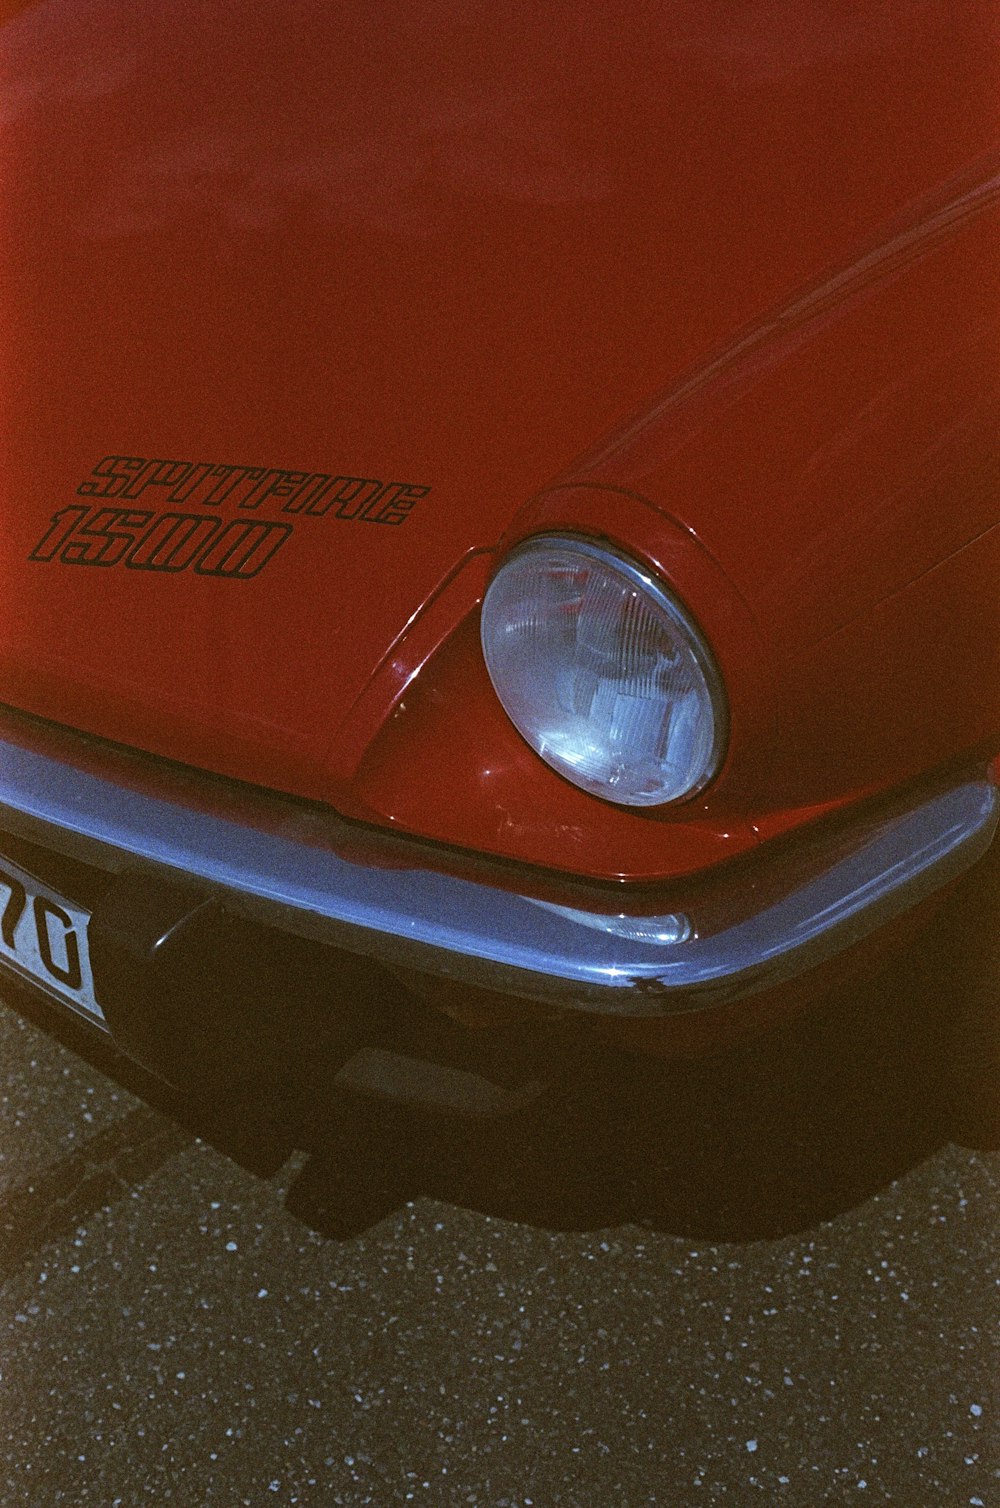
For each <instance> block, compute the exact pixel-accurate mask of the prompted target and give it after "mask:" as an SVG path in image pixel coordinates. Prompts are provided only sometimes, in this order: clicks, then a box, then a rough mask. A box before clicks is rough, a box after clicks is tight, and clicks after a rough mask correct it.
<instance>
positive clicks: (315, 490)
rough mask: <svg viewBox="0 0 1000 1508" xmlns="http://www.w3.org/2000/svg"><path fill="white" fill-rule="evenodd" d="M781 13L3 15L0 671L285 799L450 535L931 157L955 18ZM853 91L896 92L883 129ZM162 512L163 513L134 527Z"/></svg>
mask: <svg viewBox="0 0 1000 1508" xmlns="http://www.w3.org/2000/svg"><path fill="white" fill-rule="evenodd" d="M777 11H778V12H780V13H781V14H780V15H776V7H775V6H774V4H773V3H769V4H768V5H766V6H764V5H760V6H750V7H745V8H744V9H742V10H741V11H739V13H738V14H737V13H735V12H734V11H733V9H732V7H731V6H730V5H729V4H722V3H717V4H712V3H706V0H684V3H680V4H676V5H672V6H670V7H648V6H643V5H634V6H625V7H624V8H623V7H621V6H615V7H607V6H604V5H601V4H598V3H596V0H595V3H593V4H590V3H585V4H580V3H576V4H572V5H565V6H556V7H537V6H532V5H527V4H523V5H521V4H513V5H511V4H508V5H504V6H500V7H497V6H493V5H488V4H485V3H482V4H476V3H470V0H454V3H449V0H444V3H440V4H434V5H427V6H414V5H412V4H409V5H408V4H402V3H398V4H394V3H390V4H388V5H386V6H382V7H379V8H378V10H377V12H375V11H373V10H372V7H371V6H370V5H368V4H360V3H350V4H347V5H339V6H327V5H325V4H323V3H321V0H303V3H300V4H295V5H289V4H288V0H256V3H255V4H254V5H253V6H252V7H248V8H245V9H244V8H242V7H240V8H236V9H234V8H233V7H232V6H231V5H228V4H223V3H222V0H192V3H191V4H187V5H185V6H184V7H183V8H181V9H179V8H178V7H177V6H175V5H171V4H168V3H166V0H144V3H143V4H142V5H135V4H134V3H133V0H59V3H58V4H57V3H55V0H43V3H40V4H37V5H35V6H31V7H28V8H27V9H24V10H23V11H22V12H21V14H19V15H17V16H16V17H15V18H14V19H13V20H12V21H11V22H9V24H8V25H7V26H6V27H5V28H4V31H3V33H2V35H0V66H2V78H3V83H2V89H0V97H2V99H3V110H4V114H5V123H4V125H3V130H2V137H0V152H2V169H0V171H2V195H3V206H4V210H3V216H2V223H0V237H2V253H0V255H2V264H0V273H2V275H0V300H2V321H0V325H2V329H3V332H4V333H3V343H4V350H3V365H2V395H3V440H2V444H3V454H2V473H0V487H2V497H0V506H2V517H3V530H4V549H3V554H2V561H0V589H2V598H0V600H2V602H3V604H4V606H3V610H2V613H0V696H2V697H3V698H4V699H6V700H8V701H10V702H13V703H15V704H18V705H21V706H23V707H26V708H28V709H30V710H34V711H37V712H39V713H41V714H43V715H46V716H50V717H54V718H57V719H59V720H63V721H66V722H70V723H73V724H76V725H77V726H81V727H84V728H87V729H89V730H91V731H94V732H97V733H100V734H103V735H106V736H109V737H112V738H116V739H120V740H122V741H125V742H128V743H131V744H136V745H140V746H143V747H146V748H149V749H151V750H154V751H156V752H160V753H162V754H165V755H168V756H170V757H173V758H179V759H182V760H186V761H188V762H190V763H195V764H205V765H208V766H211V767H212V768H215V769H217V770H219V771H221V772H224V773H230V774H234V775H237V776H241V777H243V778H248V779H253V780H262V781H266V782H267V783H268V784H271V785H284V786H285V787H286V788H288V789H290V790H294V791H298V792H300V793H302V794H306V795H309V794H318V793H320V792H322V791H323V790H324V789H325V786H324V776H323V772H324V770H325V769H326V768H327V762H328V758H329V754H330V744H331V739H332V737H333V735H334V730H335V729H336V728H337V727H338V726H339V725H340V724H341V722H342V721H343V719H344V717H345V716H346V715H347V713H348V711H349V709H350V708H351V707H352V705H353V704H354V703H355V702H356V701H357V699H358V698H359V696H360V695H361V694H362V693H363V691H364V689H365V687H366V685H367V684H368V683H369V681H370V678H371V676H372V674H373V671H374V670H375V669H376V667H377V666H378V665H379V663H380V662H381V661H383V660H384V658H385V656H386V655H387V653H388V652H389V651H390V648H391V646H392V645H393V644H394V642H396V641H397V640H398V638H399V636H400V635H401V634H402V633H403V632H404V630H405V629H406V627H407V625H408V624H409V623H410V622H411V620H412V619H413V618H414V615H415V614H417V613H418V612H419V611H420V609H421V608H422V606H423V605H424V604H425V603H426V602H427V601H428V599H429V598H430V597H431V595H432V594H433V593H434V592H435V590H436V588H437V587H438V586H439V585H440V584H441V583H442V582H443V581H444V580H445V579H446V578H447V577H448V576H449V575H450V574H451V573H453V572H454V571H455V569H456V567H457V565H458V563H459V562H460V561H462V560H463V558H465V557H466V556H467V555H468V553H469V552H470V551H474V550H480V549H484V548H489V547H490V546H491V545H493V544H494V543H495V542H496V541H497V539H498V538H499V537H500V536H501V535H502V534H503V532H504V530H505V529H506V528H507V526H508V524H509V522H510V519H511V517H512V516H513V514H514V512H515V511H516V509H517V508H518V507H519V506H520V505H522V504H523V503H524V501H525V500H526V499H527V498H529V497H530V496H531V495H532V494H534V493H536V492H537V491H538V490H539V489H540V488H542V487H543V486H545V484H546V483H547V482H548V481H549V480H550V479H551V478H553V477H554V476H556V475H558V474H559V473H564V474H568V473H567V469H568V468H570V467H571V463H572V462H573V460H574V457H576V456H577V455H579V454H580V453H581V452H582V451H584V450H586V449H587V448H589V447H590V446H592V445H594V444H595V443H596V442H598V441H599V440H600V438H601V436H602V435H604V434H605V433H607V432H609V431H610V430H611V429H613V428H614V427H615V426H616V425H618V424H619V423H620V422H621V421H623V420H624V419H625V418H626V417H627V416H628V415H629V414H631V413H632V412H633V411H635V410H637V409H641V408H642V407H643V406H644V405H648V404H649V403H651V402H652V401H653V399H654V398H655V396H656V395H657V394H658V393H660V392H662V391H663V390H664V389H665V388H666V387H668V386H669V385H670V383H671V382H672V381H674V380H676V379H678V378H679V377H680V376H681V375H682V374H683V373H684V372H685V371H686V370H688V369H689V368H690V367H691V366H692V364H693V363H695V362H696V360H697V359H698V358H701V357H703V356H704V355H705V353H707V352H709V351H710V350H712V349H713V348H716V347H719V346H722V345H724V344H725V342H726V341H727V340H729V339H730V338H731V337H732V334H733V332H734V331H735V330H737V329H738V328H740V327H741V326H743V325H744V324H745V323H746V322H747V321H749V320H751V319H752V318H753V317H755V316H757V315H759V314H760V312H761V311H762V310H765V309H767V308H769V307H771V306H773V305H775V304H777V303H780V301H781V300H782V299H784V298H786V297H787V296H788V294H789V292H790V290H792V289H794V288H796V287H798V286H799V285H801V284H803V283H805V282H807V281H808V280H810V279H812V278H815V277H817V276H818V275H819V274H820V273H821V272H822V271H823V269H825V268H828V267H835V266H837V265H839V264H841V263H843V262H844V261H845V260H846V259H849V256H850V251H851V248H852V246H855V245H856V244H858V243H859V242H860V241H863V240H864V238H865V237H866V236H867V235H869V234H870V233H871V232H872V231H873V229H874V227H876V226H878V225H879V224H881V223H882V221H883V220H884V219H885V217H886V215H887V213H888V212H889V211H891V210H892V209H893V208H894V207H895V206H899V205H902V204H904V203H906V202H907V201H908V200H909V199H910V198H912V196H913V194H914V193H915V192H916V190H917V189H919V188H920V186H921V185H922V184H923V183H925V182H928V181H934V179H935V177H941V176H944V175H946V174H947V173H948V172H950V171H952V170H953V169H954V166H955V162H956V160H957V159H959V158H960V156H961V144H958V145H956V140H955V135H954V132H952V134H951V135H950V136H947V135H945V136H944V137H942V138H941V139H940V140H939V139H938V138H939V136H940V135H941V133H939V132H938V125H939V120H938V115H939V114H940V112H941V110H943V109H944V108H946V101H945V99H944V95H945V93H946V90H945V87H944V84H938V83H935V80H936V79H940V78H945V79H946V78H947V68H946V67H945V66H943V64H942V56H943V52H944V51H946V52H947V55H948V56H949V57H950V56H952V54H954V55H955V56H956V57H957V56H959V55H960V54H961V49H962V46H963V45H964V43H963V38H962V35H961V31H960V28H959V26H958V25H957V23H953V22H952V20H951V19H949V18H946V21H945V23H944V24H942V26H941V27H940V28H939V29H940V32H941V35H940V36H939V37H935V38H933V39H932V38H930V36H929V32H930V29H931V27H932V25H933V23H932V22H927V23H924V22H922V21H915V22H914V23H913V24H912V26H911V32H910V34H909V35H907V36H906V37H900V36H898V35H896V34H895V32H894V31H893V29H892V27H891V26H890V25H889V22H888V21H885V22H884V23H883V22H882V21H881V20H879V19H878V17H877V16H874V15H872V16H865V15H862V14H861V13H859V15H858V17H857V19H856V20H854V21H846V22H838V29H837V32H836V35H834V34H833V32H832V30H831V23H830V22H829V20H828V18H827V17H826V11H825V9H824V8H823V7H819V6H817V7H803V6H802V5H801V4H800V3H799V0H787V4H781V5H779V6H778V7H777ZM878 14H879V15H881V12H879V13H878ZM921 27H923V30H921ZM924 32H927V33H928V35H924ZM921 59H925V61H923V62H922V61H920V60H921ZM914 70H916V71H917V72H920V70H924V72H925V73H926V80H925V82H926V88H925V90H924V93H923V101H922V104H921V110H920V111H916V109H915V102H919V101H920V99H921V91H920V89H919V88H916V89H915V87H914ZM923 76H924V75H923V73H921V78H923ZM876 97H877V99H878V101H879V109H878V112H877V113H878V120H879V122H883V123H884V121H885V120H886V119H887V118H892V119H894V120H895V119H896V117H900V116H902V115H904V114H905V113H906V112H909V113H910V114H911V115H913V116H914V124H913V127H912V130H911V131H910V136H909V138H908V139H909V142H910V147H911V150H910V151H908V152H907V153H903V154H902V155H901V154H900V153H899V151H898V150H895V151H893V152H886V151H883V150H881V148H880V145H879V133H880V132H881V131H882V130H883V126H882V125H879V126H878V129H876V127H875V125H871V126H869V124H868V123H869V122H870V121H872V120H873V119H874V117H873V115H872V113H871V111H870V108H869V106H868V105H867V104H866V103H865V101H866V100H869V99H871V98H876ZM918 116H919V119H917V117H918ZM834 119H836V120H838V121H839V122H840V125H839V127H838V129H837V130H836V131H834V130H831V128H830V122H831V120H834ZM868 137H870V138H871V142H870V146H871V150H870V152H869V153H868V154H867V156H866V155H865V153H864V152H863V151H862V148H863V146H864V142H865V140H866V139H867V138H868ZM790 202H791V203H794V204H795V206H796V212H795V213H793V214H790V213H789V204H790ZM779 227H780V233H779V231H778V228H779ZM165 462H174V463H176V465H175V467H174V468H173V469H168V468H167V467H166V466H165V465H164V464H160V465H159V466H156V465H154V464H153V463H165ZM185 468H187V469H185ZM227 468H229V469H227ZM230 484H233V485H232V490H228V489H229V487H230ZM72 509H77V510H79V512H78V513H73V512H71V511H69V510H72ZM163 512H168V513H171V514H172V515H173V514H178V515H183V516H186V517H187V518H188V519H189V521H190V522H189V523H184V522H183V519H182V521H181V523H180V524H177V525H176V528H177V529H178V530H180V533H175V534H172V535H168V534H167V533H166V532H164V533H162V534H161V535H159V536H157V537H156V538H157V539H160V540H166V541H167V544H164V545H162V546H161V547H160V550H159V553H157V549H156V548H155V546H156V539H153V540H152V541H149V542H147V545H146V547H145V554H144V553H143V547H142V545H141V543H140V544H138V545H137V543H136V542H137V541H141V538H142V536H143V530H145V529H147V528H148V527H149V524H150V522H153V523H154V524H155V523H156V515H158V514H160V513H163ZM717 515H718V510H716V514H715V524H717V523H718V516H717ZM204 519H207V520H217V523H216V524H215V525H214V527H215V530H216V533H215V536H214V538H215V540H216V543H215V545H214V546H213V547H212V548H209V545H206V549H207V550H208V553H207V554H204V553H202V554H201V555H199V554H198V553H197V551H196V550H195V546H196V545H198V544H199V542H200V541H201V540H202V539H203V538H204V539H205V540H206V541H209V544H210V543H211V538H212V536H211V527H212V526H211V525H210V524H209V523H204V522H203V520H204ZM199 520H201V521H202V522H199ZM255 524H256V525H263V524H267V525H269V526H270V528H269V529H265V528H263V527H261V528H259V529H258V530H257V531H256V532H254V530H253V528H252V526H253V525H255ZM160 527H161V528H162V529H163V530H164V531H166V530H167V525H166V524H164V525H162V526H160ZM713 528H714V535H713V542H712V547H713V549H714V550H716V551H721V550H722V549H723V546H722V545H720V544H719V542H718V539H717V538H715V536H716V535H718V536H720V537H721V536H722V535H723V534H724V530H720V529H719V528H718V527H715V525H713ZM81 529H89V530H90V534H85V533H81V532H80V531H81ZM185 529H190V531H193V533H190V534H185V533H184V530H185ZM227 530H228V531H229V532H228V533H226V532H225V531H227ZM220 539H221V540H222V543H219V542H218V541H219V540H220ZM178 542H179V544H178ZM173 544H178V553H176V554H172V553H171V551H172V549H173ZM230 546H232V548H230ZM213 548H214V554H213V553H212V549H213ZM272 548H273V549H274V553H273V555H270V556H269V555H268V552H269V551H270V550H271V549H272ZM133 550H135V551H136V553H134V554H131V553H130V552H132V551H133ZM241 552H242V553H241ZM32 555H33V556H34V558H29V557H31V556H32ZM185 561H186V562H187V563H186V565H185V568H184V569H181V568H180V566H181V564H184V562H185ZM723 563H724V564H725V562H723Z"/></svg>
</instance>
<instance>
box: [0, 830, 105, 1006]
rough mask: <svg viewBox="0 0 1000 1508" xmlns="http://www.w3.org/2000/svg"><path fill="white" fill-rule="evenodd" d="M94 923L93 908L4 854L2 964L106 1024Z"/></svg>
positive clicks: (0, 863) (0, 864)
mask: <svg viewBox="0 0 1000 1508" xmlns="http://www.w3.org/2000/svg"><path fill="white" fill-rule="evenodd" d="M89 921H90V913H89V911H81V909H80V907H79V906H75V905H74V904H73V902H72V901H68V900H66V898H65V897H64V896H61V895H57V894H56V892H55V891H54V890H50V889H49V887H48V886H47V885H43V884H42V882H41V880H36V879H35V876H34V875H33V874H29V873H28V872H27V870H26V869H20V868H19V867H18V866H17V865H16V864H12V863H11V861H10V860H9V859H7V858H4V856H3V855H2V854H0V964H6V965H7V966H9V967H10V968H12V969H14V970H15V972H16V973H18V974H20V975H22V976H23V977H24V978H27V979H30V980H31V982H32V984H36V985H39V986H40V987H41V988H42V989H43V990H45V991H46V993H47V994H49V995H54V996H55V998H56V999H57V1000H60V1001H62V1003H63V1004H64V1005H68V1006H70V1007H71V1008H72V1009H73V1010H75V1011H79V1012H80V1013H81V1014H82V1015H84V1016H90V1017H91V1018H93V1019H96V1020H97V1021H100V1022H101V1023H102V1025H103V1023H104V1012H103V1011H102V1010H101V1007H100V1006H99V1005H98V1003H97V1000H96V998H95V996H94V976H93V974H92V973H91V969H90V948H89V946H88V942H87V925H88V923H89Z"/></svg>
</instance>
